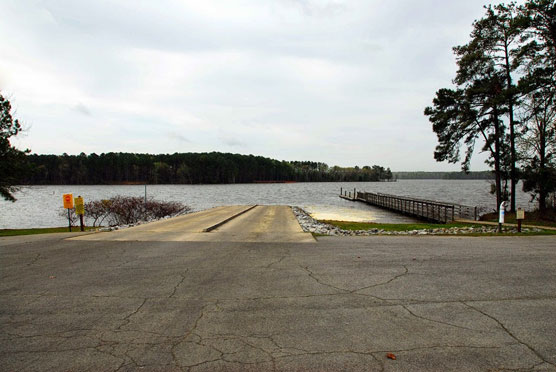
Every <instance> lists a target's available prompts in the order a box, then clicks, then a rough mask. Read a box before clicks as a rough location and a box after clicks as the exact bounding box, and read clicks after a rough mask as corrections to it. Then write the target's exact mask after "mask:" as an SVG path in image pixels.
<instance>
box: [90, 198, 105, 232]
mask: <svg viewBox="0 0 556 372" xmlns="http://www.w3.org/2000/svg"><path fill="white" fill-rule="evenodd" d="M109 204H110V201H109V200H94V201H90V202H87V203H85V216H87V218H88V219H89V220H91V221H92V222H93V223H92V225H93V227H95V226H101V225H102V223H103V222H104V220H105V219H106V218H107V217H108V215H109V211H110V208H109Z"/></svg>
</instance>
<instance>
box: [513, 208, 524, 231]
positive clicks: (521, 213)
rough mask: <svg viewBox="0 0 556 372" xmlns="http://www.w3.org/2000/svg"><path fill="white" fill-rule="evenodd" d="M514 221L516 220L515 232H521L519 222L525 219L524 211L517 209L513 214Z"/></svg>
mask: <svg viewBox="0 0 556 372" xmlns="http://www.w3.org/2000/svg"><path fill="white" fill-rule="evenodd" d="M515 219H516V220H517V232H519V233H520V232H521V222H522V221H523V220H524V219H525V211H524V210H523V209H521V208H517V211H516V212H515Z"/></svg>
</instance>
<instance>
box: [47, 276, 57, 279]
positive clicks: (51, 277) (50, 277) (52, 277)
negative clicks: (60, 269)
mask: <svg viewBox="0 0 556 372" xmlns="http://www.w3.org/2000/svg"><path fill="white" fill-rule="evenodd" d="M54 278H56V277H55V276H54V275H50V276H49V277H48V279H54Z"/></svg>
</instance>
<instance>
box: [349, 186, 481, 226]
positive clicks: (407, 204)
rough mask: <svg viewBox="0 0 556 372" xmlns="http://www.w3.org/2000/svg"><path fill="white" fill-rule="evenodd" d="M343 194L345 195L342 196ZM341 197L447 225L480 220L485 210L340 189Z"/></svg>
mask: <svg viewBox="0 0 556 372" xmlns="http://www.w3.org/2000/svg"><path fill="white" fill-rule="evenodd" d="M342 193H343V194H342ZM340 197H342V198H344V199H348V200H352V201H362V202H365V203H368V204H371V205H376V206H378V207H382V208H385V209H389V210H392V211H395V212H398V213H402V214H406V215H409V216H413V217H417V218H421V219H425V220H429V221H435V222H441V223H447V222H452V221H454V220H457V219H468V220H478V219H479V217H480V215H481V214H482V213H484V212H485V210H484V208H481V207H471V206H466V205H461V204H451V203H443V202H438V201H434V200H425V199H416V198H411V197H406V196H396V195H389V194H381V193H371V192H361V191H357V190H355V189H354V190H353V193H352V192H351V191H347V190H342V189H340Z"/></svg>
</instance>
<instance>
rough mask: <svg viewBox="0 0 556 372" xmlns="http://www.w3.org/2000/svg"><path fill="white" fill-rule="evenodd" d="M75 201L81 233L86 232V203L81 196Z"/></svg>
mask: <svg viewBox="0 0 556 372" xmlns="http://www.w3.org/2000/svg"><path fill="white" fill-rule="evenodd" d="M74 201H75V214H77V215H78V216H79V222H80V225H81V231H85V223H84V222H83V215H84V214H85V203H84V201H83V198H82V197H81V195H79V196H78V197H77V198H75V199H74Z"/></svg>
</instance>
